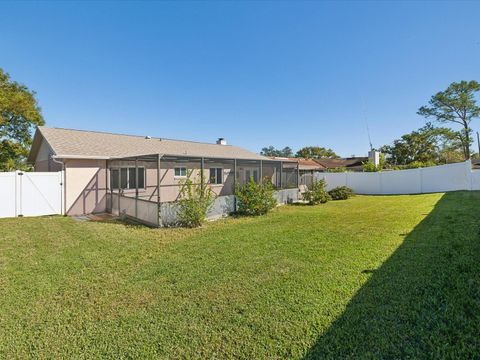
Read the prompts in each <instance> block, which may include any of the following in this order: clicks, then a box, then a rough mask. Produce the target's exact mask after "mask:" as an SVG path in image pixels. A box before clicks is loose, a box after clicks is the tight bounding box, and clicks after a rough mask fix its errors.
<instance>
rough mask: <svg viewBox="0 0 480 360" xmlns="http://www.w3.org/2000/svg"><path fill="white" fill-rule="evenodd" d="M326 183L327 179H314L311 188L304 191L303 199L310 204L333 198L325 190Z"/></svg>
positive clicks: (321, 202)
mask: <svg viewBox="0 0 480 360" xmlns="http://www.w3.org/2000/svg"><path fill="white" fill-rule="evenodd" d="M326 185H327V183H326V181H325V179H322V180H320V181H314V182H313V183H312V186H310V187H309V189H308V190H307V191H306V192H305V193H303V199H304V200H305V201H307V202H308V203H309V204H310V205H317V204H324V203H326V202H327V201H329V200H331V199H330V195H329V194H328V193H327V192H326V191H325V186H326Z"/></svg>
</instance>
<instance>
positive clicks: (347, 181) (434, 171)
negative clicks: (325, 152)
mask: <svg viewBox="0 0 480 360" xmlns="http://www.w3.org/2000/svg"><path fill="white" fill-rule="evenodd" d="M315 178H316V180H320V179H325V181H326V182H327V190H330V189H332V188H334V187H337V186H348V187H349V188H352V189H353V191H354V192H355V193H357V194H371V195H382V194H383V195H388V194H421V193H433V192H444V191H455V190H480V170H472V164H471V162H470V161H465V162H462V163H456V164H447V165H440V166H432V167H426V168H419V169H409V170H395V171H381V172H371V173H368V172H344V173H320V172H319V173H316V174H315Z"/></svg>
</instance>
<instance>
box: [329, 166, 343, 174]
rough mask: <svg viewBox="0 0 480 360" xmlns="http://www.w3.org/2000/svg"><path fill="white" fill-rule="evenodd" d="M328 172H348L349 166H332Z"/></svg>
mask: <svg viewBox="0 0 480 360" xmlns="http://www.w3.org/2000/svg"><path fill="white" fill-rule="evenodd" d="M326 172H329V173H343V172H347V168H346V167H336V168H330V169H327V170H326Z"/></svg>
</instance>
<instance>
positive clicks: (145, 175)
mask: <svg viewBox="0 0 480 360" xmlns="http://www.w3.org/2000/svg"><path fill="white" fill-rule="evenodd" d="M28 161H29V162H30V163H31V164H33V166H34V169H35V171H60V170H64V192H65V209H66V213H67V214H69V215H79V214H89V213H95V212H104V211H109V210H110V211H111V210H112V209H115V208H116V206H117V201H118V209H117V210H118V212H121V211H124V212H126V213H127V214H128V213H129V212H133V210H132V209H130V208H128V206H130V205H122V204H121V202H120V200H124V199H127V198H128V199H132V198H134V199H135V214H137V213H138V211H139V210H138V207H139V205H138V204H139V203H140V204H144V203H145V204H146V203H147V202H149V203H153V204H156V205H158V204H160V203H168V202H174V201H176V200H178V197H179V194H180V190H181V184H182V183H183V182H184V181H185V180H186V179H187V178H190V179H192V180H193V181H194V182H196V183H199V182H202V181H206V182H207V183H208V184H209V185H210V186H211V188H212V190H213V191H214V192H215V193H216V194H217V195H219V197H221V196H232V195H233V193H234V187H235V184H236V183H244V182H246V181H248V180H249V179H250V178H253V179H254V180H255V181H259V180H260V179H261V178H266V177H267V178H269V179H270V180H271V181H272V183H273V185H274V186H275V187H276V188H277V189H287V188H295V187H298V178H297V175H298V164H297V163H296V162H293V161H280V160H275V159H269V158H267V157H264V156H261V155H258V154H256V153H253V152H251V151H248V150H246V149H243V148H241V147H238V146H232V145H227V144H226V142H225V140H224V139H222V138H221V139H219V140H217V142H216V143H201V142H193V141H181V140H171V139H164V138H155V137H149V136H132V135H120V134H112V133H105V132H94V131H83V130H72V129H61V128H49V127H44V126H41V127H38V128H37V130H36V132H35V136H34V139H33V144H32V148H31V151H30V154H29V157H28ZM201 174H203V176H201ZM202 179H203V180H202ZM158 189H160V191H159V190H158ZM115 196H117V197H115ZM142 201H143V202H142ZM132 206H133V205H132ZM158 206H160V205H158ZM124 208H125V209H124ZM159 209H160V208H159ZM140 210H141V209H140ZM159 212H160V210H159ZM145 216H147V215H145ZM148 216H150V218H152V216H151V214H150V215H148ZM154 218H155V217H153V219H154ZM158 222H160V220H158ZM150 223H153V221H150Z"/></svg>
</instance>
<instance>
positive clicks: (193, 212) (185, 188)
mask: <svg viewBox="0 0 480 360" xmlns="http://www.w3.org/2000/svg"><path fill="white" fill-rule="evenodd" d="M203 183H204V184H205V181H204V182H203ZM180 187H181V190H180V200H179V201H178V203H177V205H178V207H177V216H178V220H179V224H180V225H181V226H185V227H189V228H194V227H199V226H201V225H202V223H204V222H205V220H206V219H207V213H208V211H209V210H210V208H211V207H212V205H213V201H214V193H213V191H212V189H210V187H209V186H203V187H202V186H201V185H195V184H193V182H192V180H190V179H187V180H185V181H184V182H181V183H180Z"/></svg>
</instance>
